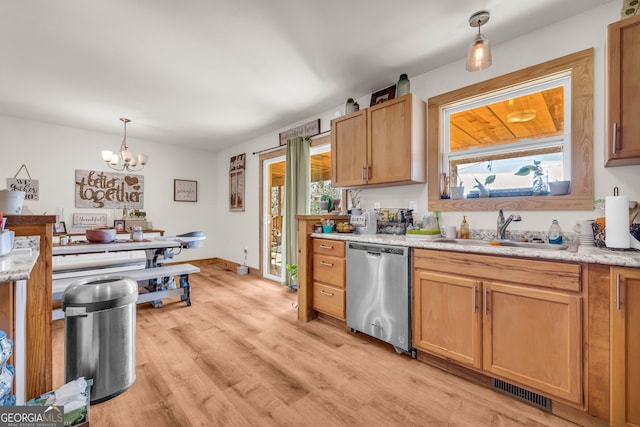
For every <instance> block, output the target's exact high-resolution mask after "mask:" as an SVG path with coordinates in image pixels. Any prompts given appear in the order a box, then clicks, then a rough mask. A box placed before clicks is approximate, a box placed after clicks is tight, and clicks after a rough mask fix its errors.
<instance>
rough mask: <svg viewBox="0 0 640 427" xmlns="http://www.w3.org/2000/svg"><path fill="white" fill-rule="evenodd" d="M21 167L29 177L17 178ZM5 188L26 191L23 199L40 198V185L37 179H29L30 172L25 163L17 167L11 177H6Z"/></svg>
mask: <svg viewBox="0 0 640 427" xmlns="http://www.w3.org/2000/svg"><path fill="white" fill-rule="evenodd" d="M22 169H24V170H25V172H26V173H27V176H28V177H29V178H28V179H27V178H18V174H19V173H20V171H21V170H22ZM7 190H10V191H24V192H25V193H26V194H25V195H24V199H25V200H40V186H39V183H38V180H37V179H31V174H30V173H29V169H27V165H25V164H23V165H22V166H20V169H18V172H16V174H15V175H14V176H13V178H7Z"/></svg>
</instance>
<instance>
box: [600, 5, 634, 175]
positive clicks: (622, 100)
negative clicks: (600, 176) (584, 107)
mask: <svg viewBox="0 0 640 427" xmlns="http://www.w3.org/2000/svg"><path fill="white" fill-rule="evenodd" d="M607 53H608V85H609V87H608V91H607V93H608V97H609V99H608V108H609V119H608V130H607V133H608V143H607V144H606V164H605V166H624V165H637V164H640V139H639V138H638V135H640V121H639V120H638V117H639V116H640V104H639V103H638V100H637V94H638V92H640V80H639V79H638V76H639V75H640V16H636V17H633V18H628V19H623V20H621V21H618V22H615V23H613V24H611V25H609V33H608V39H607Z"/></svg>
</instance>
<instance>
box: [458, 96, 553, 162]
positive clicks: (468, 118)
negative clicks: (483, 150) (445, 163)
mask: <svg viewBox="0 0 640 427" xmlns="http://www.w3.org/2000/svg"><path fill="white" fill-rule="evenodd" d="M563 132H564V92H563V88H562V87H561V86H560V87H556V88H552V89H547V90H544V91H540V92H536V93H532V94H529V95H525V96H520V97H517V98H511V99H508V100H504V101H500V102H495V103H493V104H488V105H483V106H480V107H476V108H473V109H470V110H465V111H460V112H458V113H454V114H452V115H451V118H450V151H451V152H455V151H462V150H468V149H470V148H480V147H488V146H496V145H501V144H508V143H510V142H515V141H519V140H522V139H524V138H542V137H550V136H555V135H561V134H562V133H563Z"/></svg>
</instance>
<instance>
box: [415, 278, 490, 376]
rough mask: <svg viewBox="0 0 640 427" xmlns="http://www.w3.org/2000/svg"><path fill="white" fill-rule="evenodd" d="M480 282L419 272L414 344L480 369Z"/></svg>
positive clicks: (416, 291) (416, 280)
mask: <svg viewBox="0 0 640 427" xmlns="http://www.w3.org/2000/svg"><path fill="white" fill-rule="evenodd" d="M480 286H481V285H480V282H478V281H477V280H474V279H470V278H466V277H460V276H454V275H449V274H439V273H430V272H427V271H423V270H418V271H416V273H415V274H414V284H413V293H414V304H415V305H414V313H417V314H416V315H415V316H414V323H413V345H414V347H416V348H420V349H423V350H425V351H428V352H431V353H434V354H437V355H440V356H443V357H446V358H448V359H451V360H455V361H457V362H460V363H463V364H465V365H469V366H472V367H474V368H478V369H480V368H482V329H481V328H482V318H481V312H480V311H479V310H478V304H477V302H478V292H479V288H480Z"/></svg>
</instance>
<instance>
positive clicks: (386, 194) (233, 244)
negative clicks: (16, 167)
mask: <svg viewBox="0 0 640 427" xmlns="http://www.w3.org/2000/svg"><path fill="white" fill-rule="evenodd" d="M619 18H620V4H619V2H618V1H612V2H611V3H609V4H606V5H604V6H601V7H599V8H596V9H592V10H589V11H586V12H584V13H581V14H579V15H576V16H575V17H573V18H570V19H567V20H565V21H562V22H560V23H557V24H555V25H552V26H549V27H546V28H542V29H539V30H537V31H535V32H532V33H529V34H524V35H522V36H521V37H519V38H517V39H514V40H511V41H509V42H507V43H503V44H501V45H494V46H493V47H492V50H493V65H492V66H491V67H490V68H489V69H487V70H485V71H482V72H479V73H468V72H466V71H465V69H464V68H465V67H464V56H465V52H460V60H459V61H457V62H454V63H452V64H449V65H447V66H444V67H441V68H438V69H436V70H433V71H431V72H428V73H425V74H422V75H419V76H409V78H410V79H411V91H412V92H413V93H414V94H416V95H418V96H419V97H420V98H422V99H423V100H425V101H426V100H428V99H429V97H432V96H435V95H439V94H442V93H445V92H448V91H451V90H454V89H458V88H461V87H464V86H468V85H470V84H474V83H477V82H480V81H483V80H487V79H490V78H493V77H496V76H500V75H503V74H506V73H509V72H512V71H516V70H518V69H521V68H525V67H529V66H531V65H535V64H537V63H541V62H545V61H548V60H551V59H554V58H558V57H561V56H564V55H567V54H570V53H573V52H577V51H580V50H583V49H587V48H591V47H593V48H594V50H595V52H594V55H595V57H594V86H595V87H594V164H593V165H585V167H593V169H594V178H595V184H594V189H595V190H594V198H595V199H599V198H603V197H605V196H607V195H612V192H613V187H614V186H617V187H619V188H620V194H626V195H628V196H629V198H630V200H639V201H640V188H638V186H637V182H638V178H639V177H640V166H624V167H616V168H606V169H605V168H604V142H605V120H606V117H605V111H606V100H605V78H606V76H605V66H606V50H605V46H606V36H607V25H608V24H610V23H612V22H615V21H617V20H619ZM485 35H487V37H489V38H491V28H490V26H488V27H487V28H486V29H485ZM396 79H397V76H395V75H390V76H389V83H390V84H391V83H392V82H393V81H395V80H396ZM350 96H353V94H345V100H346V98H348V97H350ZM370 96H371V95H370V94H369V93H367V94H362V96H360V97H359V98H357V99H356V100H357V101H358V103H359V104H360V105H361V106H362V107H366V106H368V105H369V101H370ZM343 110H344V106H343V105H337V106H336V107H335V108H333V109H332V110H330V111H325V112H321V113H319V114H317V115H315V116H311V117H309V118H308V120H312V119H316V118H318V117H320V118H321V126H322V130H327V129H328V128H329V122H330V120H331V119H332V118H333V117H334V116H335V114H336V112H342V111H343ZM305 121H306V120H305ZM302 122H304V121H302ZM297 124H298V123H292V124H291V126H288V127H292V126H294V125H297ZM288 127H287V128H288ZM282 130H284V129H280V130H278V131H276V132H273V133H270V134H266V135H263V136H262V137H260V138H256V139H255V140H253V141H250V142H247V143H246V144H243V145H242V146H238V147H235V148H234V149H232V150H226V151H223V152H221V153H220V157H219V162H220V163H219V175H218V182H219V185H220V187H219V192H220V193H221V194H225V192H228V190H227V189H226V185H227V184H226V181H225V180H226V178H225V169H224V166H225V165H226V164H227V163H228V161H229V157H231V156H233V155H235V154H238V153H241V152H247V153H248V174H247V208H246V211H245V212H244V213H242V214H237V213H229V212H225V209H223V208H224V206H223V204H222V203H221V204H220V208H221V209H222V212H220V217H221V218H224V220H225V224H227V225H228V226H227V227H225V229H224V230H221V231H220V233H221V238H222V240H223V241H225V242H228V243H226V244H225V247H221V248H220V256H221V257H222V258H225V259H233V260H236V261H237V260H240V259H241V257H242V251H243V248H244V246H245V245H247V246H248V248H249V262H248V264H249V265H250V266H252V267H258V266H259V260H258V239H257V235H258V221H259V219H260V215H259V212H258V178H259V177H258V159H257V157H258V156H252V155H251V154H250V153H251V152H253V151H256V150H259V149H264V148H267V147H272V146H275V145H277V144H278V133H279V132H280V131H282ZM361 199H362V204H363V207H365V208H373V204H374V203H375V202H379V203H380V204H381V206H383V207H390V208H400V207H408V205H409V201H412V200H415V201H417V203H418V209H417V211H416V215H415V217H416V218H420V217H421V216H422V215H423V214H425V213H426V212H427V211H428V210H429V207H428V205H427V186H426V185H423V184H420V185H408V186H399V187H388V188H380V189H368V190H365V191H363V192H362V193H361ZM463 214H464V215H467V217H468V219H469V222H470V224H471V226H472V227H475V228H480V229H490V230H492V229H494V228H495V224H496V215H497V212H450V213H449V212H445V213H443V214H442V218H443V221H442V222H443V224H447V225H453V224H455V225H459V224H460V222H461V219H462V215H463ZM520 214H521V215H522V219H523V220H522V221H521V222H519V223H513V225H511V226H510V228H511V229H513V230H533V231H543V230H547V229H548V227H549V225H550V224H551V221H552V219H554V218H556V219H558V221H559V222H560V224H561V225H562V226H563V227H564V231H571V229H572V227H573V224H575V222H576V220H579V219H591V218H594V217H595V211H593V210H588V211H529V212H520ZM223 236H226V237H223ZM236 239H237V240H236Z"/></svg>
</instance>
